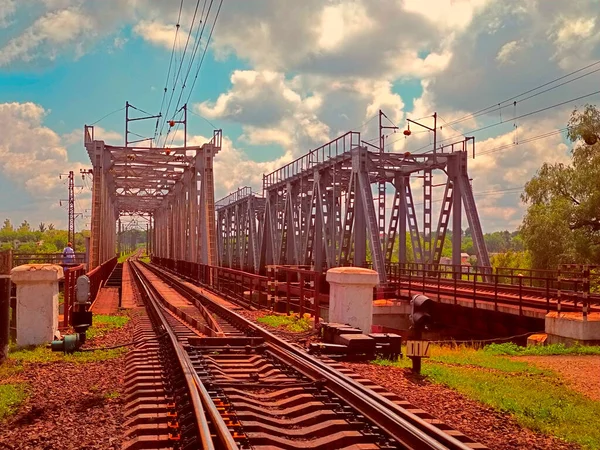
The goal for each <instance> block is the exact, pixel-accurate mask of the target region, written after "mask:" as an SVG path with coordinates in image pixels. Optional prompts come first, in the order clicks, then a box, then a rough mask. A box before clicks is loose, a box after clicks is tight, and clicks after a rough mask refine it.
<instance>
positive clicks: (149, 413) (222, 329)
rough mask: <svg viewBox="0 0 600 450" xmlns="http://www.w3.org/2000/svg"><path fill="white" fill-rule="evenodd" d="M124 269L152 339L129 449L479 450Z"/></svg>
mask: <svg viewBox="0 0 600 450" xmlns="http://www.w3.org/2000/svg"><path fill="white" fill-rule="evenodd" d="M132 269H133V274H134V276H135V278H136V282H137V286H138V288H139V291H140V293H141V294H142V297H143V298H144V301H145V304H146V309H147V314H148V318H147V320H146V321H141V322H140V329H139V333H140V339H148V337H149V336H155V339H154V340H153V341H148V343H147V344H146V346H145V347H144V348H139V349H138V350H137V352H133V353H132V354H131V356H130V359H129V362H130V366H129V368H128V372H127V374H128V379H127V388H128V390H129V399H130V404H129V405H130V408H129V413H130V418H129V425H130V427H129V431H128V433H127V438H128V439H129V440H128V441H127V442H126V443H125V446H126V447H127V448H136V449H137V448H139V449H143V448H226V449H234V448H255V449H295V448H314V449H378V448H385V449H473V448H479V449H482V448H486V447H485V446H483V445H481V444H478V443H475V442H473V441H472V440H470V439H469V438H468V437H466V436H465V435H463V434H462V433H460V432H458V431H455V430H451V429H448V427H446V426H444V425H443V424H440V423H439V421H437V420H435V419H434V418H433V417H431V416H428V415H427V414H425V413H424V412H423V411H420V410H418V409H417V408H414V407H412V406H411V405H410V404H408V403H407V402H405V401H402V400H400V399H399V398H398V397H396V396H395V395H394V394H390V393H388V392H386V391H385V390H384V389H383V388H381V387H379V386H376V385H374V384H373V383H368V382H367V380H361V379H360V377H358V376H355V375H354V374H352V373H348V371H347V370H340V369H341V366H339V365H337V366H335V365H333V364H331V361H329V360H324V359H318V358H315V357H313V356H311V355H308V354H307V353H306V352H305V351H304V350H303V349H301V348H299V347H297V346H295V345H291V344H290V343H288V342H285V341H283V340H281V339H279V338H278V337H276V336H274V335H273V334H271V333H269V332H268V331H266V330H264V329H262V328H261V327H259V326H257V325H255V324H254V323H253V322H250V321H249V320H247V319H245V318H244V317H242V316H241V315H239V314H237V313H236V311H235V310H236V309H238V310H239V306H235V305H232V304H227V303H225V302H223V301H214V300H213V299H209V298H207V297H205V296H203V295H202V294H201V292H200V291H199V290H197V289H194V288H193V287H192V286H191V285H190V284H189V283H184V282H182V281H181V280H180V279H178V278H177V277H175V276H173V275H172V274H170V273H168V272H166V271H164V270H162V269H159V268H157V267H155V266H152V265H147V264H142V263H140V262H134V263H132ZM343 372H346V373H343ZM363 382H365V384H363ZM150 436H152V437H154V438H156V436H158V439H154V440H152V439H150Z"/></svg>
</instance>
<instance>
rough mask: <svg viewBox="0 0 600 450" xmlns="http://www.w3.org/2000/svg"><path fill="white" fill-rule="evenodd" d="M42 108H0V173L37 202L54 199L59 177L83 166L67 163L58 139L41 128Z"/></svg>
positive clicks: (11, 105) (12, 105)
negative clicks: (34, 197) (31, 195)
mask: <svg viewBox="0 0 600 450" xmlns="http://www.w3.org/2000/svg"><path fill="white" fill-rule="evenodd" d="M45 114H46V111H45V110H44V108H42V107H41V106H39V105H36V104H34V103H2V104H0V136H2V140H0V171H1V172H2V173H3V174H4V175H5V176H7V177H9V178H11V179H12V180H13V181H14V183H15V186H16V187H17V188H18V187H19V186H22V187H24V188H25V189H26V190H28V191H29V192H31V193H32V194H35V196H36V199H38V200H44V199H49V200H50V199H52V200H53V199H57V198H58V195H60V194H61V193H62V191H61V190H60V186H61V181H60V180H59V178H58V176H59V174H60V173H65V172H68V171H69V170H73V171H75V172H77V173H78V172H79V169H80V168H83V167H84V166H83V165H82V164H80V163H74V162H69V160H68V157H67V150H66V149H65V147H64V146H63V145H62V142H61V137H60V136H59V135H58V134H56V133H55V132H54V131H52V130H51V129H50V128H48V127H45V126H44V125H43V119H44V116H45Z"/></svg>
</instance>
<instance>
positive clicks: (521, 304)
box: [519, 276, 523, 316]
mask: <svg viewBox="0 0 600 450" xmlns="http://www.w3.org/2000/svg"><path fill="white" fill-rule="evenodd" d="M519 315H520V316H522V315H523V276H520V277H519Z"/></svg>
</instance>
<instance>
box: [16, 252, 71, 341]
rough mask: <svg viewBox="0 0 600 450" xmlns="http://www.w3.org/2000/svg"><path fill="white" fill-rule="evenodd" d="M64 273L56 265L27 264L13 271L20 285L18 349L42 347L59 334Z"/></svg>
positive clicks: (18, 288) (18, 291) (18, 285)
mask: <svg viewBox="0 0 600 450" xmlns="http://www.w3.org/2000/svg"><path fill="white" fill-rule="evenodd" d="M62 277H63V269H62V267H60V266H56V265H52V264H25V265H22V266H19V267H15V268H14V269H12V271H11V279H12V281H13V282H14V283H15V284H16V285H17V345H40V344H45V343H47V342H50V341H52V340H53V339H54V336H55V334H56V331H57V330H58V280H59V279H60V278H62Z"/></svg>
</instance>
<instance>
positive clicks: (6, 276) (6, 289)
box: [0, 250, 12, 364]
mask: <svg viewBox="0 0 600 450" xmlns="http://www.w3.org/2000/svg"><path fill="white" fill-rule="evenodd" d="M11 269H12V250H7V251H4V252H0V364H2V363H3V362H4V361H5V360H6V359H7V358H8V342H9V339H10V270H11Z"/></svg>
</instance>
